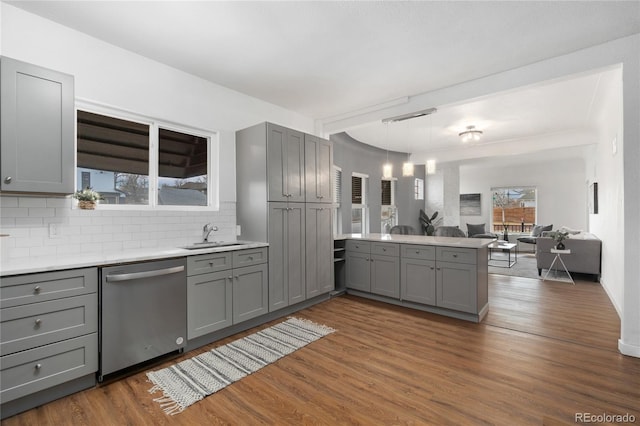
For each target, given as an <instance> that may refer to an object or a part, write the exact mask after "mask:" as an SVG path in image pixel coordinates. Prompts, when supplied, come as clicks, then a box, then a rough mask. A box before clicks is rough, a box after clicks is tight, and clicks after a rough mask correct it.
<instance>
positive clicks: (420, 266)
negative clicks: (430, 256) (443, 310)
mask: <svg viewBox="0 0 640 426" xmlns="http://www.w3.org/2000/svg"><path fill="white" fill-rule="evenodd" d="M400 298H401V299H402V300H407V301H410V302H417V303H424V304H425V305H434V306H435V304H436V262H435V261H433V260H420V259H407V258H402V260H401V261H400Z"/></svg>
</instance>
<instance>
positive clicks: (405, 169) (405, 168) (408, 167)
mask: <svg viewBox="0 0 640 426" xmlns="http://www.w3.org/2000/svg"><path fill="white" fill-rule="evenodd" d="M410 149H411V147H410V145H409V142H407V161H405V162H404V163H402V176H413V168H414V167H413V163H412V162H411V153H410V152H409V150H410Z"/></svg>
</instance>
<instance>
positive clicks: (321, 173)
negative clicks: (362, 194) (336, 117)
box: [304, 135, 333, 203]
mask: <svg viewBox="0 0 640 426" xmlns="http://www.w3.org/2000/svg"><path fill="white" fill-rule="evenodd" d="M304 158H305V160H304V167H305V169H304V174H305V192H306V201H307V202H308V203H331V202H332V201H333V198H332V197H331V168H332V167H333V149H332V145H331V142H329V141H328V140H325V139H321V138H319V137H317V136H311V135H305V136H304Z"/></svg>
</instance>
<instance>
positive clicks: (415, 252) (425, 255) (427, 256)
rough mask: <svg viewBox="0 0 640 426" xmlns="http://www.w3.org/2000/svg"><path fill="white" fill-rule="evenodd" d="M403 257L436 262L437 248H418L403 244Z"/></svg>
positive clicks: (401, 250) (401, 249) (401, 251)
mask: <svg viewBox="0 0 640 426" xmlns="http://www.w3.org/2000/svg"><path fill="white" fill-rule="evenodd" d="M400 253H401V257H403V258H407V259H423V260H436V248H435V247H434V246H417V245H413V244H403V245H402V246H401V248H400Z"/></svg>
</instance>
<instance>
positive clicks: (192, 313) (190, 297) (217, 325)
mask: <svg viewBox="0 0 640 426" xmlns="http://www.w3.org/2000/svg"><path fill="white" fill-rule="evenodd" d="M231 279H232V275H231V270H228V271H223V272H214V273H211V274H202V275H195V276H191V277H187V338H188V339H193V338H194V337H198V336H203V335H205V334H207V333H211V332H212V331H216V330H220V329H222V328H225V327H228V326H230V325H231V324H232V319H233V317H232V308H233V305H232V285H231Z"/></svg>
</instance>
